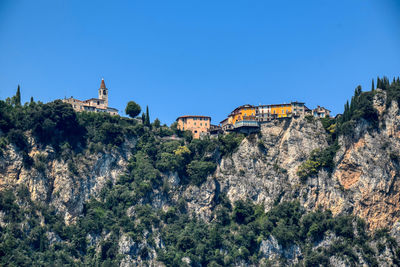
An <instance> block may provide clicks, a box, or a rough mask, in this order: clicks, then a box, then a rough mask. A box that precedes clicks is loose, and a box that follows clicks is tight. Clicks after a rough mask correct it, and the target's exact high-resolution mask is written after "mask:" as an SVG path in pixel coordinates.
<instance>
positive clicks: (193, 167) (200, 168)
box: [187, 160, 217, 186]
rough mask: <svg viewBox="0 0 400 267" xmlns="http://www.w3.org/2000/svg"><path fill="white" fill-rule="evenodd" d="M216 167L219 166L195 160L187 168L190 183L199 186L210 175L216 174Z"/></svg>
mask: <svg viewBox="0 0 400 267" xmlns="http://www.w3.org/2000/svg"><path fill="white" fill-rule="evenodd" d="M216 167H217V165H216V164H215V163H212V162H208V161H198V160H193V161H192V162H191V163H190V164H189V165H188V166H187V173H188V174H189V177H190V182H191V183H193V184H195V185H197V186H199V185H200V184H202V183H203V182H204V181H205V180H206V179H207V176H208V175H209V174H211V173H212V172H214V170H215V168H216Z"/></svg>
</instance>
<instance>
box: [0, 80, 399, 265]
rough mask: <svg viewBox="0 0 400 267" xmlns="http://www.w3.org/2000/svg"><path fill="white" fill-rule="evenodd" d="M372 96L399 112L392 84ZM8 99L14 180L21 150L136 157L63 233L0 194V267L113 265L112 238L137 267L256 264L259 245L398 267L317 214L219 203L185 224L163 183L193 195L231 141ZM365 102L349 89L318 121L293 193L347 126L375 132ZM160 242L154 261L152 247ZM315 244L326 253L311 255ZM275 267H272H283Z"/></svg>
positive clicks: (381, 236)
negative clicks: (315, 145)
mask: <svg viewBox="0 0 400 267" xmlns="http://www.w3.org/2000/svg"><path fill="white" fill-rule="evenodd" d="M378 86H379V87H380V88H382V89H384V90H386V91H387V95H388V99H390V100H397V101H400V94H399V92H400V87H399V86H400V81H399V79H397V80H395V81H394V82H392V83H391V84H389V83H388V81H387V79H386V78H384V79H383V80H381V79H378ZM373 89H374V88H373ZM20 94H21V93H20V90H19V89H18V91H17V94H16V96H14V97H13V98H11V99H7V100H6V101H0V133H1V134H0V154H1V151H2V150H3V149H5V148H6V146H7V144H13V145H15V147H16V148H17V149H18V151H19V152H20V153H21V154H22V155H23V157H24V164H25V167H26V168H30V167H35V168H36V169H37V170H40V168H41V167H40V166H41V165H40V159H32V158H30V157H29V152H30V150H31V149H32V145H37V146H39V148H45V147H46V146H49V147H51V148H53V149H54V151H55V154H56V156H57V157H59V159H60V160H67V159H68V158H69V157H71V155H73V154H78V153H83V152H84V151H87V150H89V151H91V152H93V153H99V152H100V153H101V152H104V151H109V150H112V149H119V147H120V146H121V145H122V144H123V143H124V142H125V141H126V140H135V141H136V145H135V148H134V149H133V151H132V154H133V156H132V157H131V159H130V160H129V165H128V168H127V172H126V173H124V174H123V175H121V176H120V177H119V179H118V181H117V182H116V184H115V185H113V184H112V183H109V184H107V185H106V186H105V187H104V188H103V190H102V192H101V194H100V197H99V199H97V200H96V199H92V200H90V201H89V202H87V203H86V204H85V206H84V210H83V214H82V216H81V217H79V218H78V219H77V222H76V223H74V224H71V225H69V226H67V225H65V223H64V221H63V219H62V218H61V217H60V216H58V215H57V214H56V212H55V210H53V209H52V208H51V207H48V206H47V205H45V204H42V203H36V202H33V201H32V200H31V199H30V195H29V191H28V190H27V188H26V187H24V186H18V187H17V188H10V189H2V190H0V215H1V221H2V222H3V223H2V224H1V225H0V265H1V266H3V265H4V266H7V265H9V266H32V265H38V266H54V265H55V266H61V265H70V266H84V265H89V266H117V265H118V264H119V262H120V261H121V259H122V257H123V256H122V255H120V254H118V240H120V237H121V236H122V235H126V236H128V237H129V238H130V239H131V240H132V241H133V242H136V243H137V244H144V245H142V246H137V255H139V256H140V257H141V258H142V259H149V258H151V251H150V249H156V250H157V254H158V258H157V260H159V261H162V262H163V263H165V264H166V265H167V266H182V265H183V262H182V258H183V257H187V258H189V259H190V260H191V261H192V262H196V263H198V264H200V265H201V266H232V265H234V264H238V263H258V262H259V261H260V259H261V258H262V257H263V255H262V253H261V252H260V249H259V248H260V244H262V243H263V242H264V243H265V242H266V241H267V240H269V239H270V238H271V236H274V238H276V239H277V241H278V242H279V244H280V245H281V246H282V249H283V250H285V249H289V248H293V247H294V246H298V247H299V248H300V249H301V251H302V253H303V257H304V259H303V263H304V265H305V266H317V265H318V264H321V265H323V266H324V265H327V264H328V261H329V257H330V256H334V255H335V256H337V257H339V258H345V259H347V261H348V262H350V264H353V265H355V264H358V263H359V262H358V261H359V257H358V255H361V257H362V259H363V260H364V261H365V262H366V263H367V264H368V265H371V266H377V261H376V256H377V254H378V253H380V252H382V251H383V250H384V249H386V248H388V249H389V250H391V251H395V252H396V253H395V254H396V255H397V256H396V258H395V261H397V262H396V264H399V263H400V262H399V261H398V260H399V259H398V257H399V255H400V251H399V249H398V245H397V244H396V242H395V241H394V240H393V239H392V238H390V236H389V235H388V233H387V230H382V231H379V232H378V233H377V234H376V235H370V234H368V233H367V232H366V225H365V223H364V222H363V221H362V220H360V219H357V218H355V217H352V216H347V215H339V216H336V217H333V216H332V214H331V213H330V212H329V211H323V210H317V211H315V212H309V213H307V212H306V211H305V210H304V209H303V208H302V207H301V206H300V204H299V203H298V202H296V201H294V202H281V203H279V201H276V205H275V206H274V207H272V208H271V209H270V210H269V211H268V212H265V207H263V206H261V205H254V204H253V202H252V201H251V200H240V201H237V202H235V203H231V202H230V201H229V199H228V198H227V197H226V196H225V195H224V194H222V193H221V194H219V195H218V197H216V198H215V199H214V200H213V202H214V203H213V205H214V207H213V210H212V214H211V218H212V219H211V221H210V222H205V221H203V220H201V219H199V218H196V216H194V215H192V214H188V211H187V210H188V209H187V203H186V200H185V199H183V198H181V199H174V198H172V194H173V192H172V190H173V186H172V185H171V184H170V182H169V181H168V179H167V178H166V176H167V175H168V174H178V175H179V178H180V179H181V181H180V184H181V185H182V186H188V185H201V184H202V183H203V182H204V181H205V180H206V179H207V177H209V175H212V173H213V172H214V170H215V168H216V167H217V164H218V163H219V161H220V159H221V157H223V156H227V155H229V154H231V153H233V152H234V151H235V150H236V148H237V147H238V146H239V144H240V143H241V141H242V140H243V138H245V136H243V135H240V134H228V135H220V136H218V137H216V138H211V139H210V138H206V139H202V140H194V139H192V136H191V134H190V133H189V132H181V131H179V130H177V129H176V125H172V126H171V127H167V126H165V125H161V124H160V121H159V120H157V119H156V120H154V122H153V123H150V116H149V111H148V108H146V113H143V119H142V123H138V121H137V120H136V119H129V118H123V117H118V116H110V115H108V114H98V113H75V112H74V111H73V110H72V107H71V106H70V105H69V104H65V103H62V102H61V101H54V102H51V103H47V104H43V103H40V102H34V101H33V100H32V101H31V102H30V103H26V104H24V105H21V96H20ZM374 94H375V91H374V90H372V91H370V92H362V91H361V88H357V89H356V91H355V94H354V96H353V98H352V100H351V103H350V104H346V107H345V112H344V114H343V115H342V116H341V117H339V118H337V119H330V118H329V119H323V120H322V124H323V126H324V128H325V129H326V131H327V133H328V144H329V147H328V148H327V149H325V150H315V151H313V152H312V153H311V155H310V157H309V159H308V160H306V161H305V163H304V164H303V165H302V166H300V168H299V171H298V175H299V176H300V178H301V179H302V180H303V181H305V180H306V179H307V178H308V177H310V176H312V175H316V174H317V173H318V171H320V170H321V169H326V170H327V171H331V170H332V169H333V168H334V162H333V158H334V156H335V153H336V151H337V149H338V148H339V147H338V136H339V135H340V134H344V135H349V136H350V135H352V134H353V132H352V125H353V126H354V125H355V123H356V122H357V121H359V120H365V121H366V122H367V123H369V124H370V125H372V126H374V125H375V123H376V122H377V114H376V112H375V111H374V109H373V108H372V98H373V95H374ZM371 108H372V109H371ZM138 110H139V109H138V108H137V107H136V106H135V107H132V110H130V115H132V116H133V117H134V116H136V115H138V114H139V113H140V111H139V112H138ZM353 128H354V127H353ZM32 139H33V140H34V141H32ZM71 168H72V167H71ZM155 194H157V195H158V196H161V197H163V198H165V199H166V200H167V201H168V203H170V208H169V209H168V210H165V211H164V210H161V209H155V208H153V206H151V203H152V199H153V197H154V195H155ZM160 238H161V239H162V240H163V246H164V248H163V249H160V248H157V246H156V240H159V239H160ZM324 239H331V241H332V242H331V243H330V244H329V245H328V246H322V247H319V248H318V249H314V246H315V244H317V243H318V242H320V241H322V240H324ZM96 240H99V242H98V243H97V242H96ZM372 241H375V242H378V251H376V249H374V248H372V247H371V246H370V245H369V243H370V242H372ZM281 260H282V263H283V264H284V263H285V259H281ZM266 264H268V262H266Z"/></svg>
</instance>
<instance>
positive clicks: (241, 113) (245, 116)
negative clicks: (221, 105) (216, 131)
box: [228, 104, 256, 125]
mask: <svg viewBox="0 0 400 267" xmlns="http://www.w3.org/2000/svg"><path fill="white" fill-rule="evenodd" d="M255 119H256V108H255V107H254V106H253V105H249V104H246V105H243V106H240V107H237V108H235V109H234V110H233V111H232V112H231V114H229V116H228V123H229V124H232V125H233V124H235V123H236V122H237V121H243V120H255Z"/></svg>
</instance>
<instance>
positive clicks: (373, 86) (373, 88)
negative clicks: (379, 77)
mask: <svg viewBox="0 0 400 267" xmlns="http://www.w3.org/2000/svg"><path fill="white" fill-rule="evenodd" d="M374 90H375V83H374V79H372V88H371V91H374Z"/></svg>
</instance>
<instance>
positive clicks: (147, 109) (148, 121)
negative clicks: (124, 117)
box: [145, 106, 150, 126]
mask: <svg viewBox="0 0 400 267" xmlns="http://www.w3.org/2000/svg"><path fill="white" fill-rule="evenodd" d="M145 124H146V125H147V126H150V114H149V106H146V123H145Z"/></svg>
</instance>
